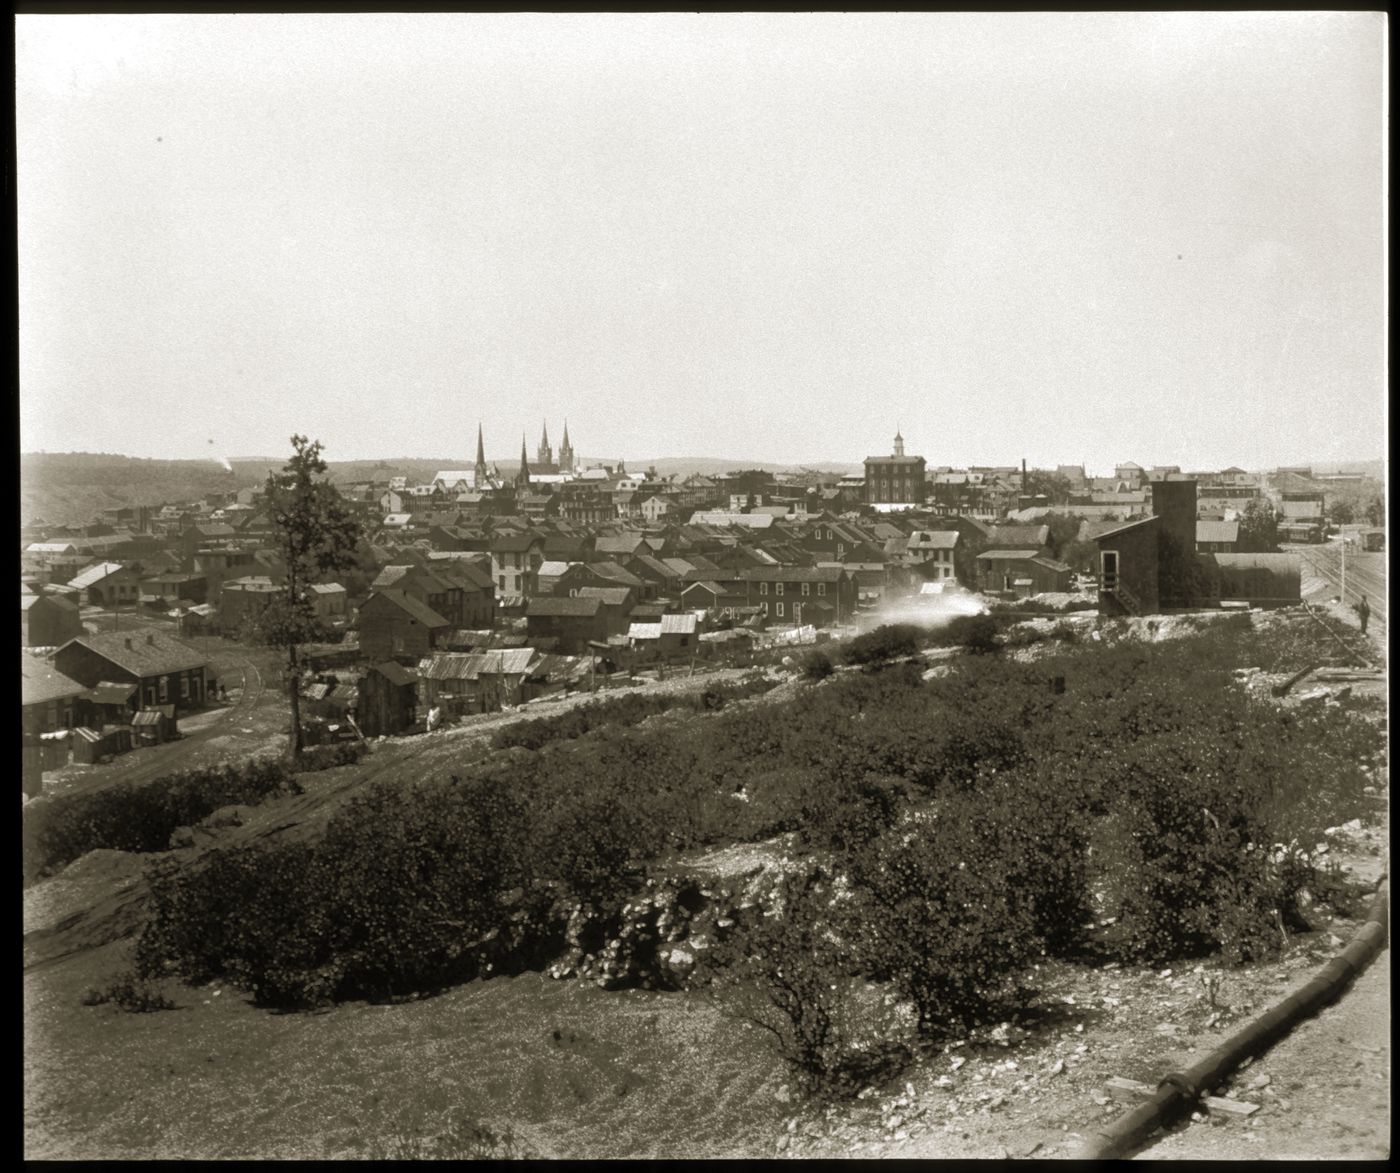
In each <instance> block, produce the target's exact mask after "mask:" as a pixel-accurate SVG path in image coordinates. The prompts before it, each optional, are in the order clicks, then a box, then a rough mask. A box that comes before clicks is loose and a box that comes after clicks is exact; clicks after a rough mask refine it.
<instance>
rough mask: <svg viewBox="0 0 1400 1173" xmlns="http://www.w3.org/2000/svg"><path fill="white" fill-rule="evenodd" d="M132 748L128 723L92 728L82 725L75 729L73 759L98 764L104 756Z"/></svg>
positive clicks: (113, 755) (110, 755)
mask: <svg viewBox="0 0 1400 1173" xmlns="http://www.w3.org/2000/svg"><path fill="white" fill-rule="evenodd" d="M130 748H131V728H130V726H127V725H106V726H103V728H102V729H100V730H98V729H92V728H89V727H88V726H86V725H80V726H78V728H76V729H74V730H73V760H74V761H75V762H82V763H84V764H85V765H89V766H91V765H96V764H97V763H98V762H100V761H101V760H102V759H103V758H104V757H115V756H116V755H117V754H122V753H126V752H127V750H129V749H130Z"/></svg>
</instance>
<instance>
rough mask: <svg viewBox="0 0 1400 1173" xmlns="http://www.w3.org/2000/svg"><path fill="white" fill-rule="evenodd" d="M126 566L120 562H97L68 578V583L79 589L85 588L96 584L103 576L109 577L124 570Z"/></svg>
mask: <svg viewBox="0 0 1400 1173" xmlns="http://www.w3.org/2000/svg"><path fill="white" fill-rule="evenodd" d="M125 569H126V567H125V566H123V565H122V564H121V563H120V562H99V563H98V564H97V565H96V566H89V567H88V568H87V569H86V570H84V571H83V572H82V573H81V574H79V575H77V576H76V577H74V578H72V579H70V580H69V582H68V585H69V586H71V587H77V588H78V589H79V590H86V589H87V588H88V587H90V586H96V585H97V584H98V583H99V582H101V581H102V580H103V579H105V578H111V576H112V575H114V574H116V573H117V572H118V571H122V570H125Z"/></svg>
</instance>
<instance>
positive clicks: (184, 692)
mask: <svg viewBox="0 0 1400 1173" xmlns="http://www.w3.org/2000/svg"><path fill="white" fill-rule="evenodd" d="M180 699H181V700H182V701H187V700H189V699H190V678H189V676H187V675H186V674H185V673H184V672H181V673H180Z"/></svg>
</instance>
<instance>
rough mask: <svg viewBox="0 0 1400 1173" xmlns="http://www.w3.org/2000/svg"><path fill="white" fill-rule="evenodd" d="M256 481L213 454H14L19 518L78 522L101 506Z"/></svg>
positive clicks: (181, 496) (193, 495)
mask: <svg viewBox="0 0 1400 1173" xmlns="http://www.w3.org/2000/svg"><path fill="white" fill-rule="evenodd" d="M255 483H257V478H256V477H250V476H249V475H247V474H246V473H245V472H243V471H241V470H238V469H236V468H235V470H234V471H233V472H230V471H229V470H228V469H226V468H224V467H223V465H221V464H220V463H218V461H214V460H144V459H141V458H139V457H135V456H119V455H116V454H115V453H106V452H45V453H36V452H27V453H21V455H20V458H19V484H20V490H19V508H20V521H21V523H25V522H28V521H31V520H33V519H35V518H43V520H44V521H46V522H49V523H51V524H56V525H81V524H83V523H85V522H89V521H92V520H93V519H94V518H95V517H96V516H97V515H98V514H100V513H101V512H102V510H104V509H116V508H119V507H122V506H127V505H159V504H161V503H162V502H166V501H195V500H198V499H199V498H201V497H203V496H205V495H206V494H210V493H227V492H230V491H232V490H235V489H241V488H243V487H244V486H245V485H250V484H255Z"/></svg>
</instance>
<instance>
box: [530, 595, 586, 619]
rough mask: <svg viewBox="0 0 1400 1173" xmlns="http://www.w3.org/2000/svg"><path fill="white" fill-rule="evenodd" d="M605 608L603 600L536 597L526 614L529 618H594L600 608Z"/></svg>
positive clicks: (531, 601)
mask: <svg viewBox="0 0 1400 1173" xmlns="http://www.w3.org/2000/svg"><path fill="white" fill-rule="evenodd" d="M602 606H603V600H602V599H599V598H597V597H596V596H595V597H592V598H589V597H574V598H564V599H556V598H551V597H550V596H548V595H536V596H535V597H534V598H533V599H531V600H530V601H529V604H528V606H527V608H526V611H525V614H526V615H527V616H535V615H548V616H566V615H567V616H578V617H585V618H592V617H593V616H594V615H597V614H598V610H599V608H601V607H602Z"/></svg>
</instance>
